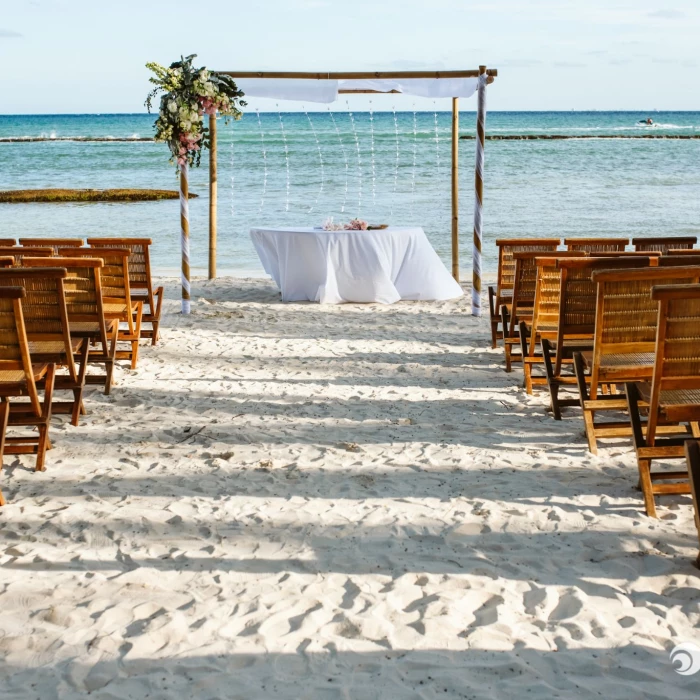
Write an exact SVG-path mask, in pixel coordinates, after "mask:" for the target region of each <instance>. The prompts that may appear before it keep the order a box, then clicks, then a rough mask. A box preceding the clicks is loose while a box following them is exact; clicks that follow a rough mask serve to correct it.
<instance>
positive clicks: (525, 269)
mask: <svg viewBox="0 0 700 700" xmlns="http://www.w3.org/2000/svg"><path fill="white" fill-rule="evenodd" d="M550 252H551V253H552V254H556V253H557V251H555V250H552V251H550ZM545 255H547V251H533V250H528V251H514V252H512V253H511V256H512V260H513V262H514V264H515V268H514V272H513V290H512V294H511V302H510V306H508V305H506V304H504V305H503V306H502V307H501V322H502V324H503V349H504V351H505V359H506V372H510V371H512V363H513V362H522V360H523V353H522V347H523V342H522V340H521V338H520V323H521V322H522V321H530V320H531V319H532V313H533V306H534V303H535V291H536V288H537V265H536V259H537V258H538V257H542V256H545ZM518 346H519V347H520V348H521V352H520V354H515V355H514V354H513V348H514V347H518Z"/></svg>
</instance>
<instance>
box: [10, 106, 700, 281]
mask: <svg viewBox="0 0 700 700" xmlns="http://www.w3.org/2000/svg"><path fill="white" fill-rule="evenodd" d="M385 105H386V103H385V102H382V106H383V107H384V106H385ZM647 117H651V118H652V119H653V120H654V122H656V124H655V126H653V127H647V126H642V125H640V124H638V122H639V120H642V119H646V118H647ZM154 119H155V117H154V116H153V115H148V114H117V115H114V114H112V115H95V114H88V115H85V114H83V115H57V116H49V115H42V116H30V115H21V116H0V190H5V189H28V188H49V187H61V188H87V187H89V188H100V189H101V188H112V187H129V188H140V187H143V188H164V189H177V184H178V183H177V176H176V172H175V168H174V167H173V166H172V165H170V164H169V163H168V151H167V148H166V146H165V145H164V144H158V143H152V142H142V141H126V142H124V141H100V142H80V141H64V140H60V139H61V137H69V136H81V137H111V138H137V137H150V136H151V135H152V133H153V129H152V125H153V121H154ZM460 126H461V128H460V133H461V134H463V135H465V136H473V135H474V133H475V113H474V112H462V113H461V115H460ZM450 131H451V114H450V113H448V112H417V113H414V112H411V111H408V112H406V111H400V112H396V113H394V112H391V111H390V112H373V113H371V112H364V111H363V112H352V111H350V110H349V109H348V108H347V106H346V107H345V108H344V109H343V108H340V107H338V106H334V107H333V108H332V110H325V111H322V112H309V113H308V114H306V113H304V112H301V113H299V112H295V113H285V112H282V113H270V112H266V113H260V114H257V113H256V112H247V113H246V114H245V115H244V117H243V119H242V120H241V121H239V122H232V123H231V124H229V125H228V126H226V125H224V124H223V123H221V122H220V126H219V130H218V132H219V219H218V226H219V237H218V246H219V248H218V265H219V274H221V275H223V274H236V275H255V276H259V275H263V274H264V273H263V270H262V267H261V265H260V262H259V260H258V258H257V255H256V253H255V250H254V248H253V246H252V243H251V242H250V238H249V235H248V232H249V229H250V228H251V227H253V226H294V225H304V226H318V225H321V223H322V222H323V221H324V219H326V218H327V217H330V216H332V217H334V219H335V220H336V221H346V220H349V219H350V218H353V217H356V216H359V217H361V218H363V219H366V220H368V221H369V222H370V223H376V224H381V223H387V224H394V225H419V226H422V227H423V228H424V229H425V231H426V233H427V235H428V237H429V239H430V241H431V242H432V244H433V246H434V247H435V249H436V250H437V252H438V254H439V255H440V256H441V257H442V259H443V260H444V261H445V263H446V264H447V265H448V266H449V260H450V138H451V137H450ZM486 131H487V134H489V135H493V136H520V137H526V136H538V135H539V136H553V135H562V136H568V137H586V136H603V137H620V136H641V135H653V136H700V112H654V113H651V114H649V113H645V112H644V113H643V112H639V113H637V112H493V113H490V114H488V116H487V120H486ZM37 136H44V137H46V138H47V139H48V140H46V141H38V142H25V143H8V142H4V143H3V142H2V141H1V139H2V138H7V137H37ZM474 149H475V142H474V140H473V139H472V140H462V141H460V149H459V156H460V163H459V164H460V222H461V223H460V238H461V266H462V268H463V270H464V273H463V275H464V278H465V279H468V278H469V272H468V270H469V265H470V256H471V236H472V210H473V199H474V195H473V187H474V181H473V178H474ZM207 166H208V160H207V158H206V156H205V157H204V158H203V159H202V167H201V168H200V169H198V170H197V169H193V170H192V172H191V183H190V188H191V191H192V192H194V193H196V194H198V195H199V198H198V199H195V200H192V201H191V203H190V218H191V236H192V241H191V249H192V250H191V258H192V267H193V274H195V275H205V274H206V266H207V255H208V252H207V237H208V223H207V214H208V179H207V178H208V167H207ZM178 207H179V204H178V202H177V201H176V200H173V201H162V202H139V203H123V204H122V203H119V204H101V203H86V204H0V216H1V220H2V233H1V234H0V236H2V237H11V236H15V237H20V236H84V237H87V236H91V235H105V236H106V235H115V236H122V235H124V236H145V237H150V238H152V239H153V241H154V248H153V262H154V265H155V267H156V269H157V270H158V271H159V272H161V273H174V272H175V271H176V270H178V268H179V209H178ZM688 234H691V235H698V236H700V140H698V139H671V138H663V139H646V138H645V139H633V138H632V139H627V138H600V139H591V138H569V139H562V140H539V139H529V138H528V139H526V140H492V141H487V143H486V170H485V193H484V270H485V272H487V273H489V272H491V273H492V272H494V271H495V268H496V251H495V246H494V245H493V241H494V240H496V239H497V238H508V237H525V236H527V237H537V236H541V237H551V236H555V237H556V236H560V237H562V238H563V237H566V236H628V237H633V236H641V235H688Z"/></svg>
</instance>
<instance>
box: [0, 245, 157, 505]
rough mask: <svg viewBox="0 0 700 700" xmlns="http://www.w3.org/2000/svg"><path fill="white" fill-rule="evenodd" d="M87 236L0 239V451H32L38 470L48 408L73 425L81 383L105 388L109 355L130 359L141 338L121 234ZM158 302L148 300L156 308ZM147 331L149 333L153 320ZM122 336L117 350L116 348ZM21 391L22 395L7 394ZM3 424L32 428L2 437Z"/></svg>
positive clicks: (79, 410)
mask: <svg viewBox="0 0 700 700" xmlns="http://www.w3.org/2000/svg"><path fill="white" fill-rule="evenodd" d="M65 240H66V239H61V243H63V242H64V241H65ZM93 240H95V239H88V243H90V244H91V247H90V248H84V247H82V241H81V245H80V246H78V245H69V246H66V247H62V246H61V245H60V244H57V245H52V246H51V247H41V246H36V247H33V246H27V247H24V246H22V247H18V246H7V247H5V248H0V427H1V428H2V434H1V436H0V458H2V456H3V455H4V454H36V456H37V457H36V465H35V469H36V470H37V471H43V470H44V469H45V454H46V450H47V449H49V448H50V444H51V443H50V440H49V423H50V419H51V416H52V414H54V413H69V414H70V415H71V423H72V424H73V425H75V426H77V425H78V423H79V419H80V415H81V414H83V413H84V412H85V408H84V404H83V394H84V389H85V386H86V385H87V384H101V385H102V386H103V387H104V391H105V393H107V394H109V393H110V390H111V387H112V385H113V373H114V364H115V361H117V360H119V359H126V360H129V362H130V363H131V367H132V368H135V367H136V365H137V361H138V346H139V339H140V338H141V337H144V336H143V335H142V333H141V321H142V317H143V306H144V301H145V300H146V299H147V297H146V295H143V294H142V295H139V294H132V289H131V279H133V278H132V275H131V274H130V263H131V261H132V260H133V259H134V253H133V252H132V250H131V249H130V248H125V247H121V248H120V247H116V245H117V242H118V241H120V240H125V239H97V240H98V241H99V244H98V245H93V244H92V242H93ZM126 240H129V241H132V240H133V239H126ZM105 242H107V243H108V245H104V243H105ZM148 244H150V241H148ZM28 251H31V252H30V253H29V254H28ZM148 271H149V272H150V270H148ZM148 284H149V285H150V274H149V275H148ZM151 288H152V285H151ZM146 289H148V288H146ZM160 294H161V295H162V291H161V292H160ZM159 305H160V304H158V305H157V306H151V307H150V308H151V310H155V309H157V310H158V315H159V313H160V309H159V308H158V307H159ZM120 326H121V327H120ZM153 330H154V335H153V336H148V337H151V340H152V342H153V341H155V340H157V332H158V330H157V325H156V324H155V323H154V325H153ZM124 343H126V349H122V348H121V347H120V346H121V345H123V344H124ZM95 364H96V365H99V366H102V367H103V368H104V373H103V374H92V373H91V374H88V372H87V368H88V365H95ZM57 369H64V370H65V372H62V373H59V372H57ZM41 392H43V401H42V400H41V399H40V393H41ZM55 392H56V393H60V392H68V393H69V394H72V397H71V400H69V401H56V400H54V398H53V396H54V393H55ZM21 397H25V398H28V401H15V400H14V399H17V398H21ZM11 399H12V400H11ZM8 425H9V426H11V427H16V428H29V429H30V430H32V432H31V433H30V434H28V435H20V436H13V437H8V436H6V429H7V427H8ZM3 503H4V499H3V498H2V494H1V493H0V505H2V504H3Z"/></svg>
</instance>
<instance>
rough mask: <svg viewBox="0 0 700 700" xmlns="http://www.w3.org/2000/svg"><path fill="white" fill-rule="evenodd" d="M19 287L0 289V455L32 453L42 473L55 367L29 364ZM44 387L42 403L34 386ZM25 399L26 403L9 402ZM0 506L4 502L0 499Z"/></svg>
mask: <svg viewBox="0 0 700 700" xmlns="http://www.w3.org/2000/svg"><path fill="white" fill-rule="evenodd" d="M23 298H24V289H22V288H21V287H0V405H1V408H0V425H1V426H2V438H1V439H0V456H1V455H4V454H13V455H17V454H35V455H36V465H35V470H36V471H44V469H45V456H46V450H47V449H49V448H50V447H51V444H50V442H49V423H50V421H51V403H52V397H53V386H54V371H55V370H54V365H53V364H51V363H38V364H33V363H32V357H31V353H30V350H29V341H28V340H27V334H26V328H25V323H24V315H23V308H22V299H23ZM38 382H41V383H43V386H44V401H43V403H42V402H41V400H40V399H39V391H38V388H37V383H38ZM17 397H28V398H29V402H28V403H23V402H17V403H14V402H12V403H11V402H10V399H12V398H17ZM8 426H9V427H18V428H32V429H36V433H32V434H31V435H21V436H11V437H8V436H7V435H6V429H7V427H8ZM0 501H1V502H0V505H1V504H2V503H4V499H2V498H0Z"/></svg>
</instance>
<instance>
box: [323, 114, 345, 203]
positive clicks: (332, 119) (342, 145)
mask: <svg viewBox="0 0 700 700" xmlns="http://www.w3.org/2000/svg"><path fill="white" fill-rule="evenodd" d="M328 114H330V115H331V121H332V122H333V126H334V127H335V133H336V134H337V136H338V143H339V144H340V150H341V152H342V154H343V160H344V161H345V192H344V193H343V206H342V207H340V211H341V213H344V212H345V205H346V204H347V201H348V179H349V173H350V164H349V163H348V154H347V153H346V151H345V144H344V143H343V139H342V138H341V136H340V129H339V128H338V123H337V122H336V121H335V117H334V116H333V112H331V108H330V107H329V108H328Z"/></svg>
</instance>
